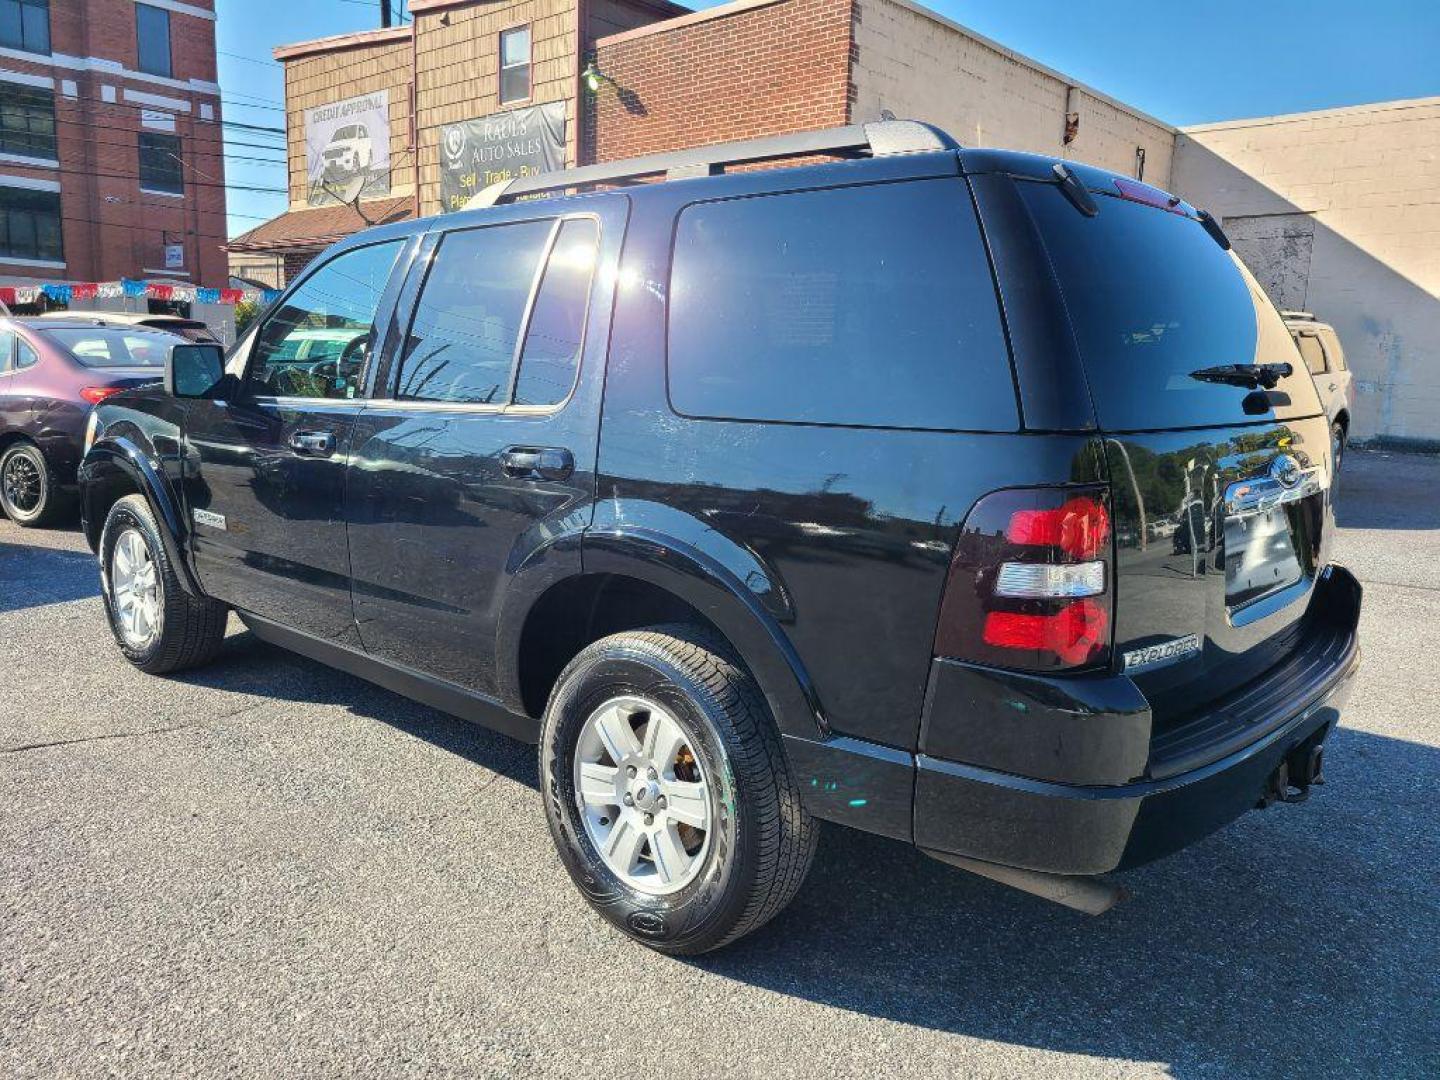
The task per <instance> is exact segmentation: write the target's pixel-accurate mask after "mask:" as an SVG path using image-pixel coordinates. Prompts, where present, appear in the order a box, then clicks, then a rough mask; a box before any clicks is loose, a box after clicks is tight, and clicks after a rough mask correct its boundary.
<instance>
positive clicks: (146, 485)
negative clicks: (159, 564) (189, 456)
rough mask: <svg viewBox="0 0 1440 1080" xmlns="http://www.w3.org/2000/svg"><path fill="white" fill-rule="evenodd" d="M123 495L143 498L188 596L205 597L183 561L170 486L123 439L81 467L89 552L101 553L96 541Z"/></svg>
mask: <svg viewBox="0 0 1440 1080" xmlns="http://www.w3.org/2000/svg"><path fill="white" fill-rule="evenodd" d="M127 495H143V496H144V497H145V501H146V503H148V504H149V506H150V511H151V513H152V514H154V515H155V523H156V524H157V525H158V526H159V529H160V537H161V539H162V540H163V541H164V543H165V553H166V555H167V556H169V559H170V562H171V563H172V565H174V566H175V567H176V569H177V571H178V576H179V578H180V583H181V585H182V586H184V588H185V591H186V592H188V593H190V594H191V595H192V596H203V595H204V593H203V591H202V590H201V589H200V586H199V583H198V582H197V581H196V580H195V577H194V574H193V573H192V571H191V569H190V562H189V560H188V559H186V558H185V550H186V538H187V536H188V530H187V529H186V527H185V519H184V517H183V516H182V515H181V513H180V507H179V504H178V502H177V501H176V499H175V498H174V496H173V494H172V493H171V491H170V486H169V484H167V483H166V482H165V480H164V479H163V477H162V476H161V475H160V471H159V470H158V469H157V468H156V467H155V465H154V464H153V463H152V462H151V461H150V460H149V458H148V457H147V456H146V454H145V452H144V450H142V449H141V447H140V446H139V445H138V444H137V443H135V442H134V441H133V440H131V439H130V438H128V437H125V436H111V437H107V438H104V439H101V440H100V441H99V442H97V443H96V444H95V445H94V446H92V447H91V448H90V451H89V453H87V454H86V455H85V460H84V462H83V463H82V464H81V466H80V519H81V523H82V525H83V527H84V531H85V540H86V542H87V543H88V544H89V545H90V550H92V551H95V552H98V551H99V550H100V536H101V533H102V531H103V530H104V528H105V518H106V517H107V516H108V515H109V513H110V508H111V507H112V506H114V505H115V503H117V502H118V501H119V500H120V499H123V498H124V497H125V496H127Z"/></svg>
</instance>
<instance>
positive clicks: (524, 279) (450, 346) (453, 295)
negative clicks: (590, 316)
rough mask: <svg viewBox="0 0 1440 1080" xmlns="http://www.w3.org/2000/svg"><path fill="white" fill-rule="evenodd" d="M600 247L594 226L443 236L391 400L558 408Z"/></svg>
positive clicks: (578, 223)
mask: <svg viewBox="0 0 1440 1080" xmlns="http://www.w3.org/2000/svg"><path fill="white" fill-rule="evenodd" d="M598 243H599V225H598V223H597V222H596V221H595V220H594V219H592V218H572V219H567V220H564V221H561V222H558V223H557V222H556V221H554V220H548V221H525V222H519V223H516V224H513V225H491V226H487V227H485V228H481V229H466V230H463V231H459V232H454V233H451V234H450V235H448V236H446V237H445V238H444V240H442V241H441V243H440V247H439V249H438V251H437V253H436V256H435V261H434V264H433V266H432V267H431V269H430V273H429V276H428V277H427V278H426V280H425V287H424V289H423V290H421V293H420V299H419V302H418V303H417V304H416V306H415V317H414V319H413V320H412V323H411V328H410V333H409V335H408V337H407V340H406V344H405V354H404V356H403V358H402V359H401V363H400V373H399V381H398V384H397V389H396V396H397V397H399V398H402V399H408V400H411V401H437V402H454V403H457V404H466V405H493V406H496V407H500V406H506V405H511V404H514V405H529V406H548V405H558V404H559V403H560V402H562V401H564V400H565V399H566V398H567V397H569V396H570V388H571V386H572V385H573V384H574V382H575V374H576V372H577V371H578V370H579V366H580V353H581V349H582V345H583V338H584V332H585V319H586V313H587V310H588V306H589V299H590V285H591V281H592V278H593V275H594V272H595V261H596V257H597V247H598ZM542 260H543V261H544V267H545V268H544V272H543V274H542V273H541V272H540V268H541V263H542ZM537 284H538V288H537ZM532 297H533V299H532ZM522 335H523V345H521V340H522ZM517 346H518V349H517ZM517 363H518V364H519V368H518V370H517V369H516V365H517ZM512 388H513V389H512Z"/></svg>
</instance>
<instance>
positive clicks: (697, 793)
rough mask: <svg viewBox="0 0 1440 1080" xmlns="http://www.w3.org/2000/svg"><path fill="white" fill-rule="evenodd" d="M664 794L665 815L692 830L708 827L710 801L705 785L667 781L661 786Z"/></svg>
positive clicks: (695, 782) (682, 781)
mask: <svg viewBox="0 0 1440 1080" xmlns="http://www.w3.org/2000/svg"><path fill="white" fill-rule="evenodd" d="M661 789H662V790H663V791H664V792H665V802H666V808H665V810H666V813H668V814H669V815H670V817H671V818H673V819H674V820H675V821H678V822H680V823H681V824H682V825H689V826H690V827H691V828H692V829H708V828H709V827H710V799H709V795H708V793H707V792H706V790H705V785H704V784H703V783H700V782H698V781H691V780H667V781H666V782H665V783H664V784H662V785H661Z"/></svg>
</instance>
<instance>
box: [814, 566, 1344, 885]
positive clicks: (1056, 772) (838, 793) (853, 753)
mask: <svg viewBox="0 0 1440 1080" xmlns="http://www.w3.org/2000/svg"><path fill="white" fill-rule="evenodd" d="M1325 589H1326V593H1325V595H1324V596H1323V597H1322V598H1321V601H1320V602H1321V603H1322V604H1323V605H1324V606H1323V607H1322V609H1321V610H1319V611H1318V612H1317V613H1316V614H1317V622H1318V623H1319V624H1320V627H1321V632H1319V633H1317V635H1316V641H1315V644H1314V646H1313V648H1312V649H1311V650H1310V651H1309V652H1308V653H1306V654H1304V655H1300V656H1297V657H1296V659H1295V662H1294V663H1293V664H1292V665H1290V666H1289V667H1287V669H1286V670H1284V671H1280V670H1277V671H1276V672H1274V673H1271V674H1269V675H1267V676H1266V678H1265V679H1263V680H1259V683H1258V685H1257V686H1254V687H1251V688H1248V689H1247V690H1246V691H1244V692H1243V693H1242V694H1239V695H1236V697H1235V699H1234V701H1233V702H1231V703H1224V704H1222V706H1221V707H1219V708H1217V709H1216V710H1215V714H1214V715H1213V716H1210V717H1208V718H1205V722H1204V723H1203V724H1202V723H1197V725H1196V730H1195V732H1194V733H1193V734H1192V736H1191V737H1190V738H1189V739H1188V741H1185V740H1182V741H1183V742H1184V745H1183V746H1182V747H1181V748H1180V751H1176V752H1174V753H1170V754H1169V756H1162V755H1163V754H1165V753H1166V752H1167V744H1165V743H1164V742H1163V740H1155V741H1154V742H1152V741H1151V739H1150V732H1149V726H1150V719H1149V712H1148V708H1147V707H1146V706H1145V703H1144V699H1143V696H1141V695H1139V692H1138V691H1137V690H1135V688H1134V686H1133V684H1131V683H1130V682H1129V680H1127V679H1125V678H1124V677H1123V676H1113V677H1106V678H1100V679H1094V680H1072V681H1071V682H1070V683H1069V684H1068V685H1067V684H1066V683H1064V681H1063V680H1041V681H1039V682H1038V683H1032V684H1029V685H1028V686H1026V685H1021V684H1019V683H1017V682H1016V681H1015V680H1010V679H1001V680H999V681H998V683H994V684H990V683H986V684H983V685H984V686H986V687H988V689H984V690H983V691H979V690H977V689H976V688H977V686H981V685H982V684H980V683H977V682H976V681H975V680H972V679H968V678H961V677H954V678H938V679H937V678H936V677H934V676H932V679H931V684H932V685H931V694H930V699H929V700H928V701H927V703H926V718H925V723H924V727H923V728H922V735H921V746H922V753H920V754H919V755H918V756H916V757H913V758H911V757H910V755H907V754H902V753H900V752H897V751H890V750H885V751H881V750H879V749H878V748H870V747H868V746H866V745H865V744H856V743H855V741H854V740H844V739H841V740H831V741H830V742H829V743H828V744H811V746H810V747H801V746H799V745H796V744H792V742H791V740H788V739H787V740H786V742H787V748H789V749H790V752H791V759H792V764H793V765H795V766H796V768H797V771H799V772H800V778H801V781H802V791H803V792H804V794H805V796H806V799H807V804H808V805H809V806H810V809H811V810H812V812H814V813H815V814H817V816H820V817H824V818H827V819H832V820H838V821H841V822H843V823H845V824H850V825H855V826H857V827H859V828H863V829H868V830H869V831H874V832H884V833H886V834H887V835H894V836H899V835H903V833H902V821H905V819H906V818H907V817H908V822H906V823H908V824H909V826H910V835H909V836H908V837H907V839H910V840H912V841H913V842H914V843H915V844H917V845H918V846H920V847H922V848H925V849H927V850H931V851H940V852H948V853H951V854H956V855H964V856H968V857H970V858H974V859H981V860H984V861H986V862H991V863H1000V864H1003V865H1006V866H1017V867H1024V868H1026V869H1031V870H1039V871H1044V872H1048V873H1056V874H1081V875H1084V874H1102V873H1106V872H1107V871H1111V870H1117V869H1123V868H1125V867H1129V866H1136V865H1139V864H1141V863H1145V862H1149V861H1150V860H1152V859H1156V858H1159V857H1161V856H1163V855H1167V854H1169V853H1171V852H1174V851H1178V850H1179V849H1181V848H1183V847H1185V846H1187V845H1189V844H1191V843H1193V842H1194V841H1196V840H1199V839H1200V838H1202V837H1204V836H1206V835H1208V834H1209V833H1211V832H1214V831H1215V830H1216V829H1219V828H1220V827H1222V826H1224V825H1225V824H1227V823H1228V822H1230V821H1232V820H1233V819H1235V818H1236V817H1239V816H1240V815H1241V814H1242V813H1244V812H1245V811H1246V810H1248V809H1251V808H1252V807H1254V806H1256V805H1257V804H1258V803H1259V802H1260V800H1261V799H1262V797H1263V796H1264V794H1265V792H1266V790H1267V787H1268V786H1269V782H1270V779H1271V777H1272V776H1273V775H1274V774H1275V773H1276V771H1277V770H1278V769H1279V768H1280V766H1281V765H1282V764H1283V763H1286V762H1287V760H1289V761H1291V762H1292V763H1293V762H1294V761H1295V760H1296V759H1297V758H1298V757H1299V756H1300V755H1302V754H1303V753H1304V752H1306V751H1308V749H1309V748H1310V747H1312V746H1313V745H1315V744H1316V743H1319V742H1323V740H1324V739H1325V738H1326V737H1327V736H1328V735H1329V733H1330V731H1331V730H1333V728H1334V727H1335V725H1336V724H1337V723H1338V722H1339V719H1340V713H1341V711H1342V709H1343V708H1344V707H1345V704H1346V702H1347V700H1348V698H1349V694H1350V690H1351V687H1352V685H1353V682H1354V677H1355V674H1356V672H1357V670H1358V668H1359V661H1360V648H1359V641H1358V635H1357V633H1356V625H1357V623H1358V619H1359V610H1360V586H1359V583H1358V582H1356V581H1355V579H1354V577H1353V576H1352V575H1351V574H1350V573H1349V572H1348V571H1346V570H1345V569H1344V568H1342V567H1338V566H1337V567H1330V568H1329V569H1328V570H1327V574H1326V583H1325ZM943 663H945V662H944V661H937V664H943ZM951 674H952V675H953V674H954V673H951ZM962 674H963V673H962ZM996 686H998V687H999V692H998V693H997V692H996V691H995V688H996ZM947 687H948V688H947ZM1227 706H1228V707H1227ZM1242 706H1243V708H1242ZM942 716H943V717H944V720H943V721H942V720H940V719H938V718H940V717H942ZM951 721H955V723H952V722H951ZM957 724H958V730H959V731H960V732H961V737H960V738H959V739H958V740H957V738H956V737H955V734H954V732H955V730H956V726H957ZM942 729H943V730H945V731H946V732H947V734H946V736H945V737H944V738H943V739H942V738H940V737H938V732H939V731H940V730H942ZM966 733H968V735H967V734H966ZM1202 736H1203V738H1202ZM937 746H946V747H960V746H965V747H966V748H967V749H968V750H969V751H971V752H972V753H971V754H967V756H969V757H970V761H969V762H964V761H957V760H953V759H950V758H947V757H942V756H939V754H937V753H936V749H937ZM821 747H825V748H826V749H825V750H824V751H822V750H821ZM956 756H958V755H956ZM972 762H978V763H972ZM817 776H818V777H819V783H816V784H810V781H811V780H813V779H815V778H816V777H817ZM806 785H808V789H807V787H806ZM910 785H913V788H912V789H911V790H912V791H913V796H912V797H913V802H912V804H911V806H912V807H913V809H912V810H911V813H910V814H909V815H903V814H902V806H903V803H904V801H905V800H904V797H903V796H904V794H907V793H908V792H904V791H902V786H903V787H909V786H910Z"/></svg>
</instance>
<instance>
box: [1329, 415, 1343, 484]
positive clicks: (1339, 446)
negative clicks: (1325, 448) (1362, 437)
mask: <svg viewBox="0 0 1440 1080" xmlns="http://www.w3.org/2000/svg"><path fill="white" fill-rule="evenodd" d="M1344 457H1345V427H1344V425H1342V424H1338V423H1337V424H1331V425H1330V471H1331V472H1332V473H1334V474H1335V475H1336V476H1339V475H1340V462H1341V460H1342V459H1343V458H1344Z"/></svg>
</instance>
